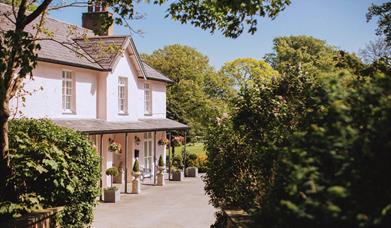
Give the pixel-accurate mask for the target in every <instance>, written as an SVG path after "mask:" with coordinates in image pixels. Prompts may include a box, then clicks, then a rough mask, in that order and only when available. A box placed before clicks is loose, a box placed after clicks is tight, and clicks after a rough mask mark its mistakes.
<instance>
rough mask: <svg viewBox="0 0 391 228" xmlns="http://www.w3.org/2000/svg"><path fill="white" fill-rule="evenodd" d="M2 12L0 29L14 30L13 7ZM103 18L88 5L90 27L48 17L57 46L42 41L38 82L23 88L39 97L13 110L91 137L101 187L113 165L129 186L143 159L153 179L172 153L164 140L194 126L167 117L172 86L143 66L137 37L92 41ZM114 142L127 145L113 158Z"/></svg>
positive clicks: (103, 11) (85, 16)
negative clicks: (161, 161) (98, 161)
mask: <svg viewBox="0 0 391 228" xmlns="http://www.w3.org/2000/svg"><path fill="white" fill-rule="evenodd" d="M0 6H1V7H0V13H1V16H0V27H1V28H2V29H4V30H6V29H9V28H12V26H13V25H12V23H11V22H10V21H9V20H8V19H7V17H5V16H4V14H9V16H11V17H12V14H10V7H9V6H7V5H4V4H1V5H0ZM99 14H110V13H109V12H108V11H107V9H102V8H101V7H99V6H96V7H92V6H90V7H88V12H86V13H84V14H83V26H84V28H80V27H77V26H75V25H70V24H67V23H64V22H61V21H58V20H55V19H52V18H47V19H46V21H45V24H44V27H45V28H46V29H47V30H48V31H50V32H52V33H53V40H49V39H46V40H42V41H40V45H41V50H40V51H39V52H38V56H39V62H38V66H37V67H36V68H35V70H34V71H33V75H34V80H26V81H25V87H24V88H25V89H26V90H27V91H29V92H31V93H32V94H31V95H28V96H26V101H25V106H23V105H22V103H21V100H20V99H17V98H15V99H14V100H13V102H12V107H13V110H14V111H20V112H21V113H22V114H21V115H22V116H24V117H30V118H49V119H52V120H53V121H55V122H56V123H57V124H59V125H61V126H65V127H69V128H73V129H75V130H77V131H80V132H83V133H85V134H87V135H89V137H90V139H91V140H93V141H94V143H95V145H96V147H97V151H98V153H99V155H100V156H101V158H102V163H101V172H102V181H101V183H100V184H101V187H106V186H107V184H108V182H109V181H110V179H109V177H106V175H105V170H106V169H107V168H109V167H112V166H116V167H120V168H122V169H123V170H124V175H123V177H122V178H117V179H116V180H115V181H116V182H121V181H122V183H124V182H126V183H130V182H131V171H132V165H133V163H134V161H135V159H136V158H138V159H139V162H140V166H141V167H142V169H143V171H144V172H150V173H151V174H152V175H154V173H155V167H156V162H157V159H158V158H159V156H160V155H162V156H163V158H164V159H165V158H166V147H165V146H161V145H158V141H159V140H160V139H163V138H165V137H166V133H167V132H169V131H172V130H186V129H187V128H188V127H187V125H184V124H181V123H178V122H176V121H173V120H170V119H167V118H166V86H167V85H168V84H169V83H172V81H171V80H170V79H169V78H168V77H166V76H165V75H163V74H161V73H160V72H158V71H156V70H155V69H153V68H152V67H150V66H148V65H147V64H146V63H144V62H142V61H141V59H140V57H139V55H138V52H137V49H136V46H135V44H134V43H133V41H132V38H131V37H129V36H113V35H112V34H111V33H112V28H109V30H107V31H103V33H104V34H106V35H102V36H95V35H93V30H96V29H97V26H99V25H98V24H97V23H96V20H95V19H96V17H97V15H99ZM34 24H35V23H34V22H33V23H32V25H34ZM29 30H30V31H33V27H32V26H30V27H29ZM41 87H42V88H43V89H42V90H40V88H41ZM18 116H20V115H18ZM110 142H116V143H119V144H121V145H122V149H121V153H112V152H110V151H109V149H108V148H109V144H110ZM124 186H127V185H126V184H125V185H124ZM125 191H129V187H125Z"/></svg>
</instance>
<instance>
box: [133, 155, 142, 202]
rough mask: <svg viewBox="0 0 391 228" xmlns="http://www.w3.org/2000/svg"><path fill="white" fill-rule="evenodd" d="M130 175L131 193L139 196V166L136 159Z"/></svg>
mask: <svg viewBox="0 0 391 228" xmlns="http://www.w3.org/2000/svg"><path fill="white" fill-rule="evenodd" d="M132 174H133V176H134V179H133V181H132V193H134V194H139V193H140V192H141V186H140V185H141V184H140V176H141V172H140V164H139V162H138V159H136V161H134V164H133V172H132Z"/></svg>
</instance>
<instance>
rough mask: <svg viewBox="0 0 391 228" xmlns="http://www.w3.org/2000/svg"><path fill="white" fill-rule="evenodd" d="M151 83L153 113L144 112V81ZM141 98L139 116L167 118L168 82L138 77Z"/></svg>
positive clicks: (142, 117)
mask: <svg viewBox="0 0 391 228" xmlns="http://www.w3.org/2000/svg"><path fill="white" fill-rule="evenodd" d="M146 82H147V83H150V84H151V89H152V115H145V113H144V83H146ZM138 89H139V97H140V98H139V100H140V101H141V102H139V103H138V108H137V110H138V113H137V116H138V118H141V119H144V118H145V119H148V118H166V83H165V82H160V81H152V80H143V79H138Z"/></svg>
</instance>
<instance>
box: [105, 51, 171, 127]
mask: <svg viewBox="0 0 391 228" xmlns="http://www.w3.org/2000/svg"><path fill="white" fill-rule="evenodd" d="M131 66H132V64H131V62H130V59H129V58H128V57H127V56H125V55H124V56H122V57H121V59H120V60H119V61H118V63H117V65H116V66H115V68H114V71H113V72H112V73H111V74H109V76H108V77H107V85H106V86H107V97H108V99H107V103H106V106H107V120H109V121H136V120H137V119H140V118H166V83H165V82H160V81H151V80H145V79H142V78H138V77H137V76H136V73H135V71H134V70H132V67H131ZM119 77H126V78H128V114H127V115H124V114H119V112H118V78H119ZM145 82H148V83H150V84H151V87H152V115H145V114H144V83H145Z"/></svg>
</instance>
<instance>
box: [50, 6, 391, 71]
mask: <svg viewBox="0 0 391 228" xmlns="http://www.w3.org/2000/svg"><path fill="white" fill-rule="evenodd" d="M383 2H386V0H328V1H324V0H292V4H291V5H290V6H288V7H287V9H286V10H285V11H283V12H282V13H281V14H280V15H279V16H278V17H277V18H276V19H275V20H273V21H272V20H270V19H261V20H260V21H259V23H258V31H257V32H256V34H254V35H249V34H245V33H244V34H243V35H242V36H240V37H239V38H237V39H230V38H225V37H224V36H222V35H221V34H219V33H218V32H217V33H215V34H211V33H209V32H208V31H203V30H201V29H199V28H194V27H192V26H191V25H182V24H180V23H179V22H175V21H172V20H170V19H168V18H166V19H165V18H164V15H165V7H164V6H163V7H160V6H155V5H150V4H141V5H137V6H136V10H137V11H140V12H142V13H144V14H145V15H146V18H145V19H143V20H138V21H133V22H131V25H132V27H133V28H134V29H135V30H138V29H140V30H142V31H143V34H142V35H138V34H134V35H133V38H134V40H135V43H136V45H137V48H138V50H139V52H140V53H152V52H153V51H154V50H156V49H159V48H162V47H164V46H166V45H170V44H183V45H189V46H191V47H194V48H196V49H197V50H198V51H200V52H201V53H203V54H205V55H207V56H208V57H209V59H210V62H211V64H212V65H214V66H215V67H216V68H219V67H221V66H222V65H223V64H224V62H227V61H231V60H234V59H236V58H239V57H252V58H257V59H261V58H262V57H263V56H264V55H265V53H268V52H271V51H272V45H273V39H274V38H275V37H279V36H289V35H311V36H314V37H316V38H319V39H322V40H325V41H327V42H328V43H329V44H331V45H334V46H336V47H338V48H340V49H343V50H346V51H350V52H357V51H358V50H359V49H360V48H363V47H364V46H365V44H366V43H368V42H369V41H371V40H374V39H376V36H375V29H376V26H377V25H376V22H375V21H372V22H369V23H367V22H366V18H365V14H366V12H367V9H368V7H369V6H370V4H371V3H375V4H380V3H383ZM83 11H86V9H84V8H83V9H80V8H70V9H64V10H61V11H55V12H51V16H52V17H54V18H57V19H60V20H63V21H66V22H69V23H73V24H77V25H80V24H81V13H82V12H83ZM114 33H115V34H118V35H119V34H129V30H128V29H127V28H124V27H120V26H115V29H114Z"/></svg>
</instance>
